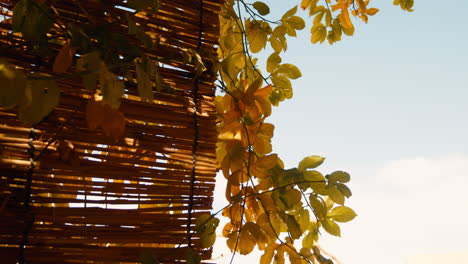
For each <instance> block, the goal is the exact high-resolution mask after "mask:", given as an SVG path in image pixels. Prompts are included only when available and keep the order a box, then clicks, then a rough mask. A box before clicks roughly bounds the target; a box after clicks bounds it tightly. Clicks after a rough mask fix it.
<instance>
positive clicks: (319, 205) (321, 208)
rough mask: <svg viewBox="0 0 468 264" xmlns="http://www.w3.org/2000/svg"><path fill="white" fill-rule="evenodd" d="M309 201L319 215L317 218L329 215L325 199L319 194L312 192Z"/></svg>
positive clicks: (316, 214)
mask: <svg viewBox="0 0 468 264" xmlns="http://www.w3.org/2000/svg"><path fill="white" fill-rule="evenodd" d="M309 203H310V206H312V209H313V210H314V214H315V216H317V218H319V219H324V218H325V216H326V215H327V208H326V205H325V204H324V203H323V201H322V200H321V199H319V198H318V197H317V195H314V194H311V195H310V196H309Z"/></svg>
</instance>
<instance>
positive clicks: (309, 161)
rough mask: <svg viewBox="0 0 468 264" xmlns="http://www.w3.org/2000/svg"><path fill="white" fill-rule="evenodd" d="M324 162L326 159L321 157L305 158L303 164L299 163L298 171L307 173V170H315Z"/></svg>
mask: <svg viewBox="0 0 468 264" xmlns="http://www.w3.org/2000/svg"><path fill="white" fill-rule="evenodd" d="M324 160H325V158H324V157H320V156H308V157H305V158H304V159H302V160H301V162H299V166H298V169H299V170H300V171H306V169H314V168H316V167H318V166H320V164H322V163H323V161H324Z"/></svg>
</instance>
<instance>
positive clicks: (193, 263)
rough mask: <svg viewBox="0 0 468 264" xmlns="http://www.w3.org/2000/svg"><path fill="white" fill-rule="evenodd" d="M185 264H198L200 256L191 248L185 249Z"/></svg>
mask: <svg viewBox="0 0 468 264" xmlns="http://www.w3.org/2000/svg"><path fill="white" fill-rule="evenodd" d="M185 259H186V261H187V262H186V263H187V264H200V263H201V256H199V255H198V254H197V253H196V252H195V251H194V250H193V249H192V248H190V247H189V248H187V253H186V255H185Z"/></svg>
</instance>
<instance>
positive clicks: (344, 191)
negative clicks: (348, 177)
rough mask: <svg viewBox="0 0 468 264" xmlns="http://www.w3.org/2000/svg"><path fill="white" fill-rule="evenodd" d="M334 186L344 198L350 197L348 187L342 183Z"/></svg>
mask: <svg viewBox="0 0 468 264" xmlns="http://www.w3.org/2000/svg"><path fill="white" fill-rule="evenodd" d="M335 186H336V188H338V190H340V192H341V193H342V194H343V195H344V196H346V198H349V197H351V195H352V193H351V190H350V189H349V188H348V186H346V185H344V184H343V183H336V184H335Z"/></svg>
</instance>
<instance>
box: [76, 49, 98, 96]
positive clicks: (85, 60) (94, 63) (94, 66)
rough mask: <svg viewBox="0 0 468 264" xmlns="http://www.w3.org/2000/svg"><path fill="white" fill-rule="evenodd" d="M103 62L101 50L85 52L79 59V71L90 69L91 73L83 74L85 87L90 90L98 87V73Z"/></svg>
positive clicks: (77, 66)
mask: <svg viewBox="0 0 468 264" xmlns="http://www.w3.org/2000/svg"><path fill="white" fill-rule="evenodd" d="M102 63H103V62H102V61H101V58H100V57H99V52H91V53H87V54H84V55H83V56H81V57H80V58H79V59H78V60H77V62H76V68H77V70H78V71H90V73H87V74H82V75H81V78H82V81H83V86H84V88H85V89H87V90H89V91H94V90H95V89H96V83H97V79H98V75H97V73H98V70H99V69H100V67H101V64H102Z"/></svg>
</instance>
